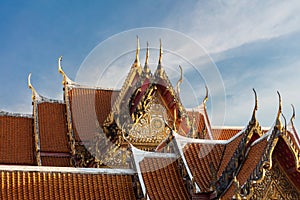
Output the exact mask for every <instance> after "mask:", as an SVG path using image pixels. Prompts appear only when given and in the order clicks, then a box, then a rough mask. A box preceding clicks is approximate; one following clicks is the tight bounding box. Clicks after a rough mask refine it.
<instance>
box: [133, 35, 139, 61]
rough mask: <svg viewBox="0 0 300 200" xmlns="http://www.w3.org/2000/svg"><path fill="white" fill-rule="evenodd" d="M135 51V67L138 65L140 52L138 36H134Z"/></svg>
mask: <svg viewBox="0 0 300 200" xmlns="http://www.w3.org/2000/svg"><path fill="white" fill-rule="evenodd" d="M136 40H137V41H136V51H135V61H134V63H135V64H136V67H138V66H140V59H139V53H140V39H139V37H138V36H136Z"/></svg>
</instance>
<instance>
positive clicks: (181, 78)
mask: <svg viewBox="0 0 300 200" xmlns="http://www.w3.org/2000/svg"><path fill="white" fill-rule="evenodd" d="M179 69H180V78H179V80H178V81H177V84H176V91H177V94H178V96H179V95H180V85H181V83H182V81H183V77H182V67H181V66H180V65H179Z"/></svg>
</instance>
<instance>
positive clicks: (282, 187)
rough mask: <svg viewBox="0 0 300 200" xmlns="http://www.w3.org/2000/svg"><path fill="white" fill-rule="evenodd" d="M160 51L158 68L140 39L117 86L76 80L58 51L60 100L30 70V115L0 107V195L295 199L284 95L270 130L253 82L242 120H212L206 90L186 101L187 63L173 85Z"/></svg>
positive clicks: (293, 135)
mask: <svg viewBox="0 0 300 200" xmlns="http://www.w3.org/2000/svg"><path fill="white" fill-rule="evenodd" d="M162 53H163V52H162V47H161V46H160V53H159V59H158V65H157V68H156V70H155V72H154V73H152V72H151V70H150V69H149V65H148V58H149V48H148V47H147V51H146V56H145V64H144V65H143V66H142V65H141V63H140V60H139V56H140V55H139V42H138V45H137V49H136V58H135V61H134V63H133V64H132V66H131V67H130V69H129V73H128V75H127V77H126V79H125V81H124V83H123V86H122V87H121V89H120V90H114V89H107V88H99V87H94V86H85V85H81V84H80V83H76V82H74V81H72V80H71V79H70V78H69V77H68V76H67V75H66V73H65V72H64V71H63V69H62V67H61V60H62V58H61V57H60V58H59V60H58V71H59V73H60V74H61V75H62V80H63V81H62V84H63V96H64V98H63V100H54V99H51V98H46V97H44V96H41V95H39V94H38V92H37V91H36V90H35V88H34V86H33V85H32V84H31V74H30V75H29V77H28V86H29V88H30V90H31V92H32V114H17V113H8V112H4V111H1V112H0V177H1V178H0V183H1V189H0V199H151V200H152V199H299V198H300V140H299V136H298V133H297V131H296V129H295V127H294V124H293V120H294V118H295V114H293V116H292V117H291V119H290V121H289V122H287V121H286V119H285V117H284V116H283V115H282V110H281V104H282V102H281V97H280V94H279V93H278V95H279V106H278V114H277V115H276V116H274V125H273V126H272V127H270V128H268V129H266V128H264V129H262V128H261V126H260V124H259V122H258V121H257V119H256V111H257V109H258V103H257V102H258V100H257V95H256V92H255V90H254V97H255V98H254V109H253V111H249V119H250V120H249V122H248V124H245V127H244V128H236V127H230V126H226V127H214V126H211V123H210V119H209V116H208V114H207V111H206V102H207V101H208V89H207V90H206V95H205V97H204V99H203V101H202V103H201V104H200V105H198V106H197V107H195V108H186V107H184V105H183V104H182V102H181V100H180V84H181V82H182V69H181V67H180V70H181V77H180V79H179V80H178V82H177V84H176V86H175V87H174V86H173V85H172V84H171V82H170V80H169V78H168V76H167V74H166V72H165V70H164V67H163V61H162ZM274 107H276V106H274ZM293 109H294V108H293ZM294 113H295V111H294ZM271 117H272V116H271Z"/></svg>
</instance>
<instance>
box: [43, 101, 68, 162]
mask: <svg viewBox="0 0 300 200" xmlns="http://www.w3.org/2000/svg"><path fill="white" fill-rule="evenodd" d="M37 108H38V109H37V112H38V113H37V117H38V133H39V137H40V152H41V163H42V165H43V166H59V167H69V166H71V162H70V158H71V155H70V153H69V152H70V149H69V142H68V136H67V132H68V130H67V118H66V105H65V104H64V103H58V102H39V103H38V104H37Z"/></svg>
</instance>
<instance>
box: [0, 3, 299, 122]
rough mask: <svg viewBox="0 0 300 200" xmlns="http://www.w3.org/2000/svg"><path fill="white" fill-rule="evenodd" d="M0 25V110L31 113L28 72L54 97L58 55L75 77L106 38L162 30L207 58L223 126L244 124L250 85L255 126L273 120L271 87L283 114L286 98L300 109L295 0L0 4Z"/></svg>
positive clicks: (56, 94) (58, 81)
mask: <svg viewBox="0 0 300 200" xmlns="http://www.w3.org/2000/svg"><path fill="white" fill-rule="evenodd" d="M0 27H1V31H0V44H1V45H0V61H1V64H0V67H1V74H0V77H1V78H0V83H1V86H2V87H1V89H0V95H1V98H0V109H1V110H6V111H12V112H25V113H29V112H31V109H32V108H31V93H30V90H29V89H27V76H28V74H29V72H32V84H33V85H34V87H35V88H36V89H37V91H38V92H39V93H40V94H42V95H44V96H46V97H50V98H61V94H62V85H61V76H60V75H59V74H58V73H57V58H58V57H59V56H60V55H63V56H64V60H63V66H64V70H65V71H66V72H67V74H68V75H69V77H71V78H75V76H76V72H77V70H78V69H79V66H80V65H81V63H82V62H83V60H84V59H85V57H86V56H87V55H88V54H89V52H90V51H91V50H92V49H93V48H94V47H95V46H96V45H98V44H99V43H100V42H102V41H104V40H105V39H107V38H108V37H110V36H112V35H114V34H117V33H119V32H122V31H126V30H129V29H133V28H142V27H162V28H170V29H174V30H177V31H180V32H182V33H184V34H186V35H187V36H189V37H191V38H193V39H195V40H196V41H197V42H198V43H200V44H201V45H202V46H203V47H204V48H205V49H206V51H207V52H208V53H209V54H210V55H211V57H212V58H213V60H214V61H215V63H216V65H217V67H218V69H219V71H220V73H221V75H222V78H223V81H224V86H225V91H226V105H227V106H226V111H227V112H226V120H225V124H226V125H239V126H243V125H246V124H247V122H248V120H249V118H250V116H251V112H252V107H253V93H252V88H253V87H254V88H256V90H257V93H258V97H259V111H258V113H257V114H258V119H259V121H260V122H261V125H262V126H271V125H272V122H273V121H274V117H275V115H276V114H275V113H276V112H277V107H278V103H277V102H278V98H277V94H276V91H277V90H279V91H280V92H281V94H282V98H283V105H284V106H283V112H284V114H285V115H286V116H287V118H290V115H291V108H290V104H291V103H293V104H294V105H295V107H296V110H298V112H297V113H299V112H300V111H299V110H300V91H299V85H300V78H299V77H300V3H298V1H288V2H287V1H279V0H278V1H277V0H276V1H275V0H274V1H272V0H266V1H263V2H262V1H223V0H213V1H186V2H184V3H181V1H171V0H169V1H168V0H164V1H155V2H154V1H150V0H148V1H130V2H129V1H107V2H98V1H54V0H53V1H48V0H42V1H1V3H0ZM133 42H135V41H133ZM165 48H167V47H165ZM195 53H196V52H195ZM129 67H130V66H128V69H129ZM296 126H299V127H300V117H299V119H298V118H297V116H296Z"/></svg>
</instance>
